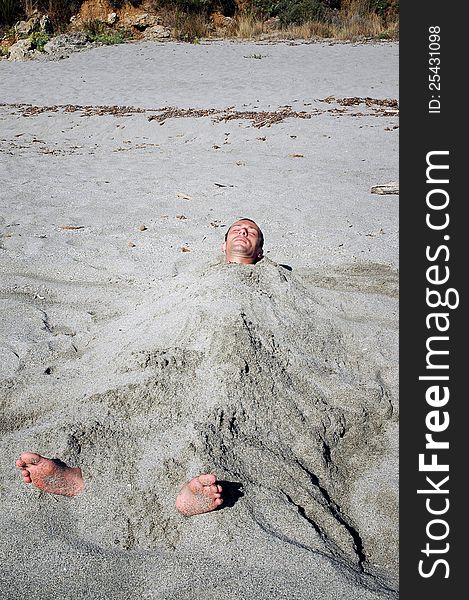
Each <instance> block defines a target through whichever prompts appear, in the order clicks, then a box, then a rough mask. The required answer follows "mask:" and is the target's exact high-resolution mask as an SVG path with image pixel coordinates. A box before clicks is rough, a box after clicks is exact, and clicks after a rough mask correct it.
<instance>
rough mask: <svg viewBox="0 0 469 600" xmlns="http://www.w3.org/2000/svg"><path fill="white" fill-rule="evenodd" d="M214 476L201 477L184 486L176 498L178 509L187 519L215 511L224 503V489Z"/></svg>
mask: <svg viewBox="0 0 469 600" xmlns="http://www.w3.org/2000/svg"><path fill="white" fill-rule="evenodd" d="M216 480H217V478H216V477H215V475H213V474H206V475H199V476H198V477H194V478H193V479H191V480H190V481H189V482H188V483H186V484H184V486H183V487H182V489H181V491H180V492H179V494H178V496H177V498H176V508H177V509H178V511H179V512H180V513H182V514H183V515H184V516H185V517H192V516H193V515H200V514H202V513H206V512H210V511H211V510H215V509H216V508H218V507H219V506H220V505H221V504H222V503H223V498H222V497H221V492H222V487H221V485H217V484H216V483H215V482H216Z"/></svg>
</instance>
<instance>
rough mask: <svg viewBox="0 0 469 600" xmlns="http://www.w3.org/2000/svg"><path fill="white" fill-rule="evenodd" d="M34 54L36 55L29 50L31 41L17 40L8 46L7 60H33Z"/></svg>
mask: <svg viewBox="0 0 469 600" xmlns="http://www.w3.org/2000/svg"><path fill="white" fill-rule="evenodd" d="M35 54H37V53H36V52H35V51H34V50H33V49H32V48H31V41H30V40H29V39H26V40H18V41H17V42H16V43H15V44H13V45H12V46H10V54H9V55H8V60H30V59H31V58H34V56H35Z"/></svg>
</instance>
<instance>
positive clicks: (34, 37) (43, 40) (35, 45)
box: [29, 31, 50, 52]
mask: <svg viewBox="0 0 469 600" xmlns="http://www.w3.org/2000/svg"><path fill="white" fill-rule="evenodd" d="M29 40H30V42H31V49H32V50H39V52H44V46H45V45H46V44H47V42H48V41H49V40H50V35H49V34H48V33H45V32H44V31H35V32H34V33H32V34H31V35H30V37H29Z"/></svg>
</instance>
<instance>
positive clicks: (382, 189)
mask: <svg viewBox="0 0 469 600" xmlns="http://www.w3.org/2000/svg"><path fill="white" fill-rule="evenodd" d="M370 191H371V193H372V194H399V182H398V181H390V182H389V183H383V184H382V185H374V186H373V187H372V188H371V190H370Z"/></svg>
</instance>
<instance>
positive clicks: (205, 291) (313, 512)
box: [2, 259, 397, 597]
mask: <svg viewBox="0 0 469 600" xmlns="http://www.w3.org/2000/svg"><path fill="white" fill-rule="evenodd" d="M355 275H356V274H355ZM342 296H344V295H343V294H342ZM376 298H378V300H376ZM368 301H369V302H377V305H379V304H380V303H382V302H383V299H382V298H381V299H380V298H379V297H377V296H375V297H373V296H369V299H368ZM346 303H347V300H346V298H345V297H341V296H340V295H338V292H332V291H326V290H324V289H320V288H311V287H306V286H305V284H304V283H303V281H302V280H301V279H299V278H298V277H297V276H295V274H294V273H291V272H290V271H289V270H288V269H287V268H285V267H282V266H279V265H277V264H276V263H273V262H271V261H269V260H268V259H264V260H263V261H261V262H260V263H259V264H258V265H255V266H250V265H248V266H243V265H225V264H223V263H220V262H215V263H214V264H211V265H207V266H206V267H204V268H202V269H200V270H199V271H198V272H196V273H193V274H191V275H188V274H183V275H179V276H177V277H175V278H173V279H172V280H171V281H170V282H169V283H168V284H167V285H165V286H164V287H162V286H161V284H159V288H157V287H156V285H155V286H154V287H153V288H152V289H150V290H149V291H148V292H147V294H146V295H144V296H143V297H142V300H141V302H140V303H139V304H138V305H136V306H135V307H134V308H133V311H132V312H131V313H130V314H127V315H125V316H123V317H117V318H111V319H107V320H105V321H103V322H102V323H98V324H95V325H94V327H93V328H91V329H90V332H87V329H89V323H88V322H87V319H86V318H85V316H84V315H77V314H75V315H73V314H72V312H71V311H70V308H66V307H65V306H63V305H62V307H61V306H60V303H57V304H56V305H55V306H51V307H50V309H49V308H45V309H44V310H42V311H38V310H37V309H33V308H32V307H31V306H29V308H24V310H27V311H29V312H30V314H31V319H34V318H36V319H42V321H43V322H45V323H47V324H48V328H45V329H43V330H42V333H41V335H42V337H43V339H42V340H38V339H36V338H34V336H33V337H31V343H32V344H34V347H35V348H36V349H37V347H38V344H39V345H40V344H41V343H42V344H43V345H45V346H47V348H48V349H49V352H47V351H46V350H44V353H43V355H42V356H40V355H38V354H37V352H36V361H35V363H34V364H31V365H30V366H29V367H27V366H24V367H23V368H22V371H21V373H20V374H18V373H17V374H16V378H15V380H14V381H15V384H14V385H13V384H12V381H13V380H12V379H6V380H4V381H3V386H4V389H5V394H4V397H3V399H2V402H3V406H4V409H5V412H4V414H5V417H4V419H3V423H2V430H3V431H4V432H6V433H9V434H10V435H9V436H7V437H6V438H5V439H10V440H11V438H12V437H14V439H15V446H16V447H17V448H19V449H23V450H27V449H31V450H34V451H39V452H41V453H43V454H46V455H49V456H51V455H52V456H58V457H60V458H61V459H63V460H65V461H66V462H67V463H68V464H71V465H79V466H80V467H81V468H82V469H83V472H84V475H85V479H86V483H87V486H86V490H85V492H84V493H83V494H82V495H81V496H79V497H77V498H75V499H73V500H72V501H69V502H68V503H67V500H65V499H62V498H59V499H58V500H57V499H56V498H53V497H51V496H47V495H44V494H41V493H40V492H37V491H35V490H33V489H30V490H28V491H30V494H32V495H38V496H40V505H41V506H42V512H43V514H42V518H46V521H48V523H49V527H50V524H51V523H52V522H55V521H56V520H57V522H58V523H60V521H62V524H61V525H60V529H61V531H63V529H66V530H69V528H70V527H71V523H73V529H74V531H75V534H74V535H77V536H78V537H79V538H80V539H83V540H86V544H89V545H91V546H92V547H97V548H99V549H100V552H115V551H118V550H119V549H120V550H121V551H134V552H139V553H141V552H150V553H153V554H150V555H147V560H148V556H153V558H154V553H155V552H156V551H158V552H160V553H161V552H164V553H166V554H165V556H166V559H165V560H171V559H168V558H167V556H170V557H171V556H173V555H172V554H171V553H175V552H176V553H177V552H178V551H181V549H183V548H185V546H186V544H187V543H188V540H187V527H188V525H187V523H186V522H185V520H184V519H183V518H181V517H180V516H179V515H177V514H176V513H175V511H174V508H173V503H174V497H175V494H176V493H177V491H178V487H179V486H180V485H181V484H182V483H183V482H184V481H185V480H186V479H187V478H188V477H191V476H193V475H195V474H197V473H199V472H203V471H214V472H215V473H216V474H217V476H218V478H219V479H220V480H223V481H224V482H225V484H224V485H225V489H226V491H227V501H226V507H225V508H224V509H223V510H222V511H218V512H217V513H216V516H215V515H214V514H213V515H206V516H203V517H201V518H202V519H204V520H205V521H207V519H209V518H210V517H212V521H213V522H216V521H215V519H220V518H221V519H222V520H223V521H231V522H232V525H233V524H234V526H235V527H242V528H243V529H245V528H248V529H249V528H251V529H253V530H254V531H258V532H259V531H260V532H262V535H264V536H267V538H269V540H272V539H277V540H279V541H281V542H282V544H283V546H285V543H286V542H287V544H286V547H287V548H288V547H290V548H291V552H292V553H295V552H296V551H297V550H298V549H301V550H302V552H305V553H306V554H309V555H310V557H315V560H318V557H323V559H325V560H326V561H332V562H331V564H332V566H333V568H338V569H339V570H340V571H341V572H342V573H343V574H345V576H346V578H347V580H349V579H350V578H351V579H352V580H355V579H358V580H360V581H361V585H365V584H366V585H368V586H372V587H373V586H378V588H379V589H381V592H382V593H384V590H385V588H386V586H387V584H389V583H392V580H393V573H395V572H396V565H395V564H394V563H393V558H394V557H395V554H396V548H395V547H396V532H397V525H396V519H397V497H396V493H397V492H396V482H395V480H394V477H395V472H394V471H395V459H396V456H395V448H394V444H395V442H394V443H393V441H392V440H393V439H395V434H396V431H395V430H396V374H395V365H396V359H395V356H393V353H394V352H395V348H396V343H395V331H393V330H392V328H388V329H386V328H385V327H383V323H382V321H379V314H378V312H375V314H376V315H377V319H378V321H379V322H378V321H377V322H376V323H373V322H371V321H369V320H368V322H363V321H361V320H360V319H359V318H353V316H351V314H350V312H347V309H346ZM387 311H388V307H386V312H387ZM73 316H74V325H75V330H78V331H80V330H81V332H82V337H81V338H80V336H78V339H80V340H81V345H80V344H78V343H77V341H76V340H75V341H74V343H75V344H77V346H78V347H75V348H74V350H71V349H70V348H67V347H64V344H63V343H62V345H61V347H59V348H55V347H54V346H53V345H52V344H51V341H52V339H53V338H54V337H55V338H57V337H59V338H60V337H64V333H63V332H64V331H65V332H66V326H65V325H64V323H66V322H68V323H70V322H71V320H70V319H71V318H72V317H73ZM67 317H68V319H67ZM22 320H23V321H24V322H26V323H27V315H25V316H24V318H23V319H22ZM60 324H62V325H61V328H60ZM54 331H55V335H54ZM58 334H59V335H58ZM377 336H378V337H377ZM65 337H66V336H65ZM59 346H60V345H59ZM51 348H52V350H51ZM39 372H40V373H41V376H42V377H43V378H44V380H45V381H44V386H43V387H42V397H39V398H38V397H36V398H30V399H29V401H28V402H27V406H29V410H28V409H26V411H24V410H23V411H20V410H19V407H20V406H21V405H22V406H23V407H24V398H25V394H26V395H27V394H28V389H29V387H28V386H31V384H32V380H31V378H33V379H34V378H37V377H38V373H39ZM33 389H34V388H33ZM20 413H21V415H22V418H21V419H20V418H19V416H18V415H19V414H20ZM13 434H14V435H13ZM7 443H8V442H7ZM393 466H394V469H393ZM10 485H11V484H10ZM20 497H22V498H23V500H22V504H23V505H24V504H25V500H24V497H25V490H24V489H23V488H22V487H21V486H20V485H18V489H17V491H16V492H15V494H14V497H12V498H11V505H10V509H11V510H12V511H13V510H14V508H13V505H14V502H15V501H18V498H20ZM8 504H10V503H8ZM90 507H92V510H90ZM27 511H28V514H29V515H30V516H31V515H32V514H33V513H36V512H37V509H36V508H35V507H34V505H33V506H28V508H27ZM44 513H45V514H46V515H47V517H45V516H44ZM31 518H33V517H32V516H31ZM35 518H37V516H36V517H35ZM67 519H68V520H69V521H68V523H67ZM43 527H44V528H46V529H47V525H46V524H44V525H43ZM48 535H50V532H49V533H48ZM69 535H71V534H69ZM269 543H270V542H269ZM222 545H223V544H222ZM228 546H229V544H228ZM295 549H297V550H295ZM224 551H225V552H226V548H225V550H224ZM168 553H169V554H168ZM173 559H174V556H173ZM159 560H160V561H161V560H162V558H161V555H160V558H159ZM158 564H159V563H158ZM394 583H395V582H394ZM383 586H384V587H383ZM116 597H117V596H116ZM185 597H186V596H185ZM187 597H188V596H187ZM204 597H208V596H204Z"/></svg>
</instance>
